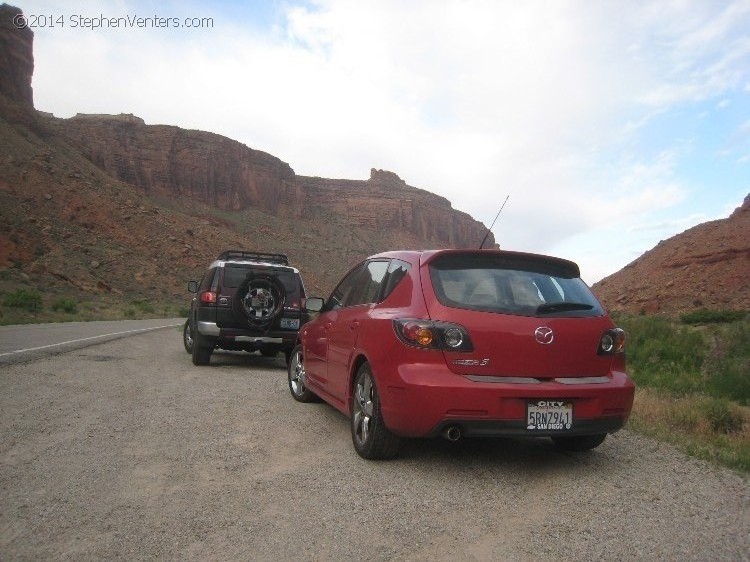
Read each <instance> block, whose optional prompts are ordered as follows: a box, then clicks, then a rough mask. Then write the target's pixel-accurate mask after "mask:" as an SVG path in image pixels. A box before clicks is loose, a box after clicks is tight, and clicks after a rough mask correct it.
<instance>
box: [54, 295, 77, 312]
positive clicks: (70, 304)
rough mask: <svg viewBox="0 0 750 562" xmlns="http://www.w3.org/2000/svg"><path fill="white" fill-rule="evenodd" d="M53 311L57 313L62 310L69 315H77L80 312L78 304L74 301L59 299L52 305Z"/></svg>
mask: <svg viewBox="0 0 750 562" xmlns="http://www.w3.org/2000/svg"><path fill="white" fill-rule="evenodd" d="M52 310H54V311H55V312H59V311H61V310H62V311H63V312H67V313H68V314H76V313H77V312H78V303H77V302H76V301H75V300H74V299H70V298H64V297H63V298H59V299H57V300H56V301H55V302H53V303H52Z"/></svg>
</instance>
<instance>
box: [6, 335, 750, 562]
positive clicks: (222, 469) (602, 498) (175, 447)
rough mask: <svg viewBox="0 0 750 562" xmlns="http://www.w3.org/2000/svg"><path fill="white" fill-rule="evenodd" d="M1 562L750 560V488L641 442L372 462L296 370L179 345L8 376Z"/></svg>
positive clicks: (428, 453)
mask: <svg viewBox="0 0 750 562" xmlns="http://www.w3.org/2000/svg"><path fill="white" fill-rule="evenodd" d="M0 428H1V429H2V432H1V434H0V559H2V560H24V559H51V558H54V559H58V560H66V559H68V560H70V559H75V560H80V559H128V560H132V559H138V560H141V559H151V558H159V559H167V560H170V559H171V560H178V559H179V560H185V559H200V560H205V559H211V560H238V559H254V560H280V559H288V560H352V559H359V560H511V559H512V560H540V559H546V558H549V557H556V558H560V559H562V558H564V559H568V560H575V559H604V560H630V559H633V558H635V557H638V558H643V559H660V560H742V559H748V558H750V538H749V537H748V529H750V515H749V511H750V510H748V505H749V503H750V502H749V498H748V488H747V482H746V481H745V480H744V479H742V478H741V477H739V476H738V475H737V474H735V473H733V472H731V471H727V470H723V469H718V468H715V467H712V466H711V465H708V464H706V463H703V462H699V461H696V460H694V459H690V458H688V457H686V456H684V455H682V454H680V453H679V452H677V451H676V450H674V449H673V448H671V447H669V446H667V445H664V444H661V443H658V442H655V441H652V440H649V439H645V438H642V437H640V436H636V435H634V434H632V433H629V432H627V431H623V432H620V433H618V434H616V435H614V436H610V438H608V439H607V441H606V442H605V443H604V444H603V445H602V446H601V447H599V448H598V449H596V450H594V451H592V452H590V453H585V454H577V455H574V454H570V453H563V452H561V451H558V450H557V449H556V448H555V447H554V446H553V445H552V444H551V443H550V442H549V441H547V440H538V441H523V440H498V439H493V440H476V441H462V442H459V443H456V444H454V443H448V442H447V441H444V440H435V441H421V440H419V441H409V442H406V443H405V445H404V447H403V448H402V452H401V455H400V456H399V458H398V459H396V460H393V461H388V462H371V461H365V460H363V459H360V458H359V457H358V456H357V455H356V454H355V452H354V450H353V448H352V444H351V437H350V433H349V425H348V420H347V419H346V418H345V417H343V416H342V415H341V414H339V413H338V412H337V411H335V410H333V409H332V408H330V407H329V406H327V405H325V404H299V403H297V402H295V401H294V400H292V398H291V397H290V395H289V391H288V388H287V382H286V371H285V366H284V363H283V359H282V358H281V357H279V358H278V359H266V358H263V357H260V356H257V355H248V354H229V353H220V352H217V353H216V354H215V355H214V357H213V358H212V362H211V365H210V366H209V367H195V366H193V365H192V363H191V361H190V357H189V356H188V355H187V354H186V353H185V352H184V350H183V349H182V346H181V334H180V332H179V331H178V329H177V328H169V329H162V330H157V331H154V332H149V333H145V334H140V335H135V336H132V337H127V338H124V339H120V340H116V341H110V342H107V343H103V344H99V345H94V346H91V347H87V348H85V349H79V350H74V351H69V352H67V353H63V354H60V355H57V356H54V357H47V358H41V359H37V360H35V361H32V362H28V363H23V364H15V365H6V366H2V367H0Z"/></svg>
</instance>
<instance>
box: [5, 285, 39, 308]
mask: <svg viewBox="0 0 750 562" xmlns="http://www.w3.org/2000/svg"><path fill="white" fill-rule="evenodd" d="M3 304H4V305H5V306H9V307H12V308H21V309H23V310H26V311H29V312H37V311H39V310H42V295H40V294H39V292H38V291H35V290H34V289H24V288H21V289H16V290H15V291H13V292H12V293H8V294H7V295H5V297H4V298H3Z"/></svg>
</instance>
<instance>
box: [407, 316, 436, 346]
mask: <svg viewBox="0 0 750 562" xmlns="http://www.w3.org/2000/svg"><path fill="white" fill-rule="evenodd" d="M431 327H432V326H431V323H430V322H414V321H412V322H406V323H405V324H404V325H403V327H402V330H403V331H402V334H403V336H404V338H406V339H407V340H409V342H411V343H412V344H415V345H419V346H421V347H429V345H430V344H431V343H432V340H433V338H434V337H435V336H434V335H433V334H432V329H431Z"/></svg>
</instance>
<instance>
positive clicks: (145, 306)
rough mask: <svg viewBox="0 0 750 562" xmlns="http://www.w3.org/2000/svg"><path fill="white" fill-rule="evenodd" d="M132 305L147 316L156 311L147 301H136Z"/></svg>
mask: <svg viewBox="0 0 750 562" xmlns="http://www.w3.org/2000/svg"><path fill="white" fill-rule="evenodd" d="M131 304H132V305H133V306H135V307H136V308H137V309H138V310H140V311H141V312H143V313H145V314H153V313H154V312H155V311H156V309H154V305H153V304H151V302H150V301H149V300H147V299H136V300H134V301H132V302H131Z"/></svg>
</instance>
